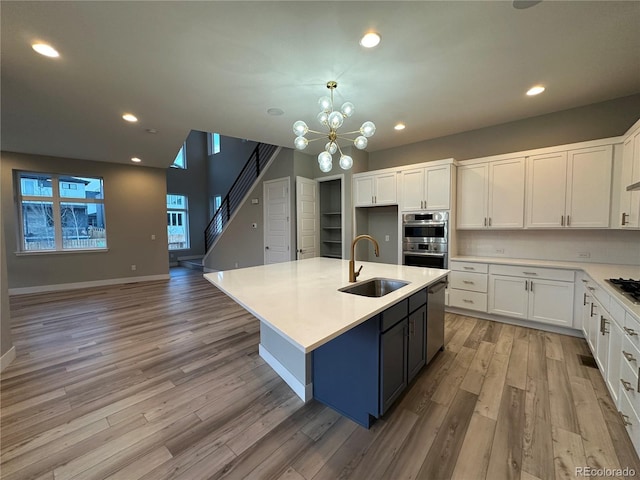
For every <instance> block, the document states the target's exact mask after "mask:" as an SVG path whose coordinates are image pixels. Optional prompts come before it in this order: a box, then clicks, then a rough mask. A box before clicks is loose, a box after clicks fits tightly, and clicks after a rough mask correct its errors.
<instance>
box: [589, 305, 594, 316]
mask: <svg viewBox="0 0 640 480" xmlns="http://www.w3.org/2000/svg"><path fill="white" fill-rule="evenodd" d="M593 307H595V305H594V304H593V302H591V311H590V312H589V316H590V317H593V315H594V313H593Z"/></svg>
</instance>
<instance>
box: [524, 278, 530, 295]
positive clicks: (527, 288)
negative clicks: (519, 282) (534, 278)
mask: <svg viewBox="0 0 640 480" xmlns="http://www.w3.org/2000/svg"><path fill="white" fill-rule="evenodd" d="M527 290H529V280H525V281H524V291H525V292H526V291H527Z"/></svg>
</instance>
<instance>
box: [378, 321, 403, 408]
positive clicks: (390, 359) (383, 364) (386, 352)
mask: <svg viewBox="0 0 640 480" xmlns="http://www.w3.org/2000/svg"><path fill="white" fill-rule="evenodd" d="M407 328H408V322H407V319H406V318H405V319H404V320H402V321H401V322H398V324H397V325H396V326H395V327H392V328H391V329H389V330H387V331H386V332H385V333H383V334H382V335H380V387H381V388H380V415H383V414H384V413H385V412H386V411H387V409H388V408H389V407H390V406H391V405H392V404H393V402H394V401H395V399H396V398H398V397H399V396H400V394H401V393H402V391H403V390H404V389H405V388H406V387H407Z"/></svg>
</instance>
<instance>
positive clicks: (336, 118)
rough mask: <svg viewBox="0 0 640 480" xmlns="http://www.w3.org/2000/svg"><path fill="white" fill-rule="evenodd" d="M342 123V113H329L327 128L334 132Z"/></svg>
mask: <svg viewBox="0 0 640 480" xmlns="http://www.w3.org/2000/svg"><path fill="white" fill-rule="evenodd" d="M343 122H344V117H343V116H342V113H340V112H331V113H330V114H329V127H331V128H333V129H334V130H336V129H338V128H340V127H341V126H342V123H343Z"/></svg>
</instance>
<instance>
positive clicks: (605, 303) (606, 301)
mask: <svg viewBox="0 0 640 480" xmlns="http://www.w3.org/2000/svg"><path fill="white" fill-rule="evenodd" d="M587 290H588V291H589V293H590V294H591V295H593V296H594V297H596V298H597V299H598V302H600V305H602V308H604V309H605V310H606V311H607V312H609V313H611V312H610V308H611V297H610V296H609V294H608V293H606V292H605V291H604V290H603V289H602V287H600V286H599V285H598V284H597V283H595V282H589V283H588V284H587Z"/></svg>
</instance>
